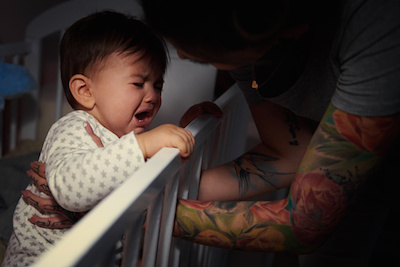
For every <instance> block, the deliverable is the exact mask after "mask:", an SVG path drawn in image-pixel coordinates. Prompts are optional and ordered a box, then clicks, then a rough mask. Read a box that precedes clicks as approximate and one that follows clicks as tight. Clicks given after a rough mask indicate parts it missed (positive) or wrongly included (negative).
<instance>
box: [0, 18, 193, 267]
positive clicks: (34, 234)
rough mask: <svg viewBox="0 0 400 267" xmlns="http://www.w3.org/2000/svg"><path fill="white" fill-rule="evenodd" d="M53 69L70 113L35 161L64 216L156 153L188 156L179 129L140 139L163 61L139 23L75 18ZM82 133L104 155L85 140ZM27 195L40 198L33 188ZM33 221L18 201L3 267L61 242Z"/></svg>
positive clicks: (84, 207)
mask: <svg viewBox="0 0 400 267" xmlns="http://www.w3.org/2000/svg"><path fill="white" fill-rule="evenodd" d="M60 61H61V62H60V68H61V78H62V83H63V87H64V91H65V95H66V98H67V100H68V101H69V103H70V104H71V106H72V107H73V108H74V111H73V112H71V113H69V114H67V115H66V116H64V117H62V118H61V119H60V120H58V121H57V122H56V123H55V124H54V125H53V126H52V127H51V129H50V130H49V133H48V135H47V137H46V140H45V142H44V145H43V148H42V152H41V155H40V158H39V161H41V162H46V177H47V181H48V184H49V189H50V191H51V194H52V196H53V197H54V199H55V200H56V201H57V202H58V204H60V206H62V207H63V208H64V209H66V210H69V211H72V212H86V211H89V210H90V209H92V208H93V207H94V206H95V205H96V204H97V203H98V202H99V201H101V200H102V199H103V198H105V197H106V196H107V195H108V194H109V193H110V192H111V191H112V190H114V189H115V188H116V187H118V186H119V185H120V184H121V183H122V182H123V181H124V180H126V179H127V178H128V177H129V176H131V175H132V174H133V173H134V172H135V171H136V170H137V169H138V167H139V166H141V165H142V164H143V163H144V162H145V160H146V158H149V157H151V156H152V155H154V154H155V153H156V152H157V151H158V150H159V149H160V148H162V147H166V146H168V147H177V148H179V149H180V153H181V156H183V157H188V156H189V155H190V154H191V152H192V150H193V146H194V138H193V136H192V135H191V133H190V132H189V131H187V130H185V129H183V128H180V127H177V126H175V125H169V124H168V125H161V126H159V127H157V128H155V129H153V130H151V131H147V132H144V130H145V128H146V127H147V126H148V125H149V124H150V122H151V121H152V119H153V118H154V116H155V115H156V114H157V112H158V110H159V108H160V105H161V89H162V86H163V76H164V73H165V69H166V65H167V54H166V49H165V44H164V42H163V41H162V39H160V38H158V37H157V36H155V35H154V34H153V33H152V32H151V31H150V30H149V29H148V28H147V27H146V26H145V25H144V24H143V23H141V22H140V21H138V20H136V19H133V18H130V17H127V16H125V15H122V14H119V13H115V12H110V11H106V12H100V13H96V14H93V15H90V16H88V17H86V18H83V19H81V20H79V21H77V22H76V23H74V24H73V25H72V26H71V27H70V28H68V30H67V31H66V32H65V34H64V36H63V39H62V41H61V45H60ZM89 125H90V126H91V128H92V130H93V132H94V134H95V135H97V136H98V137H99V138H100V139H101V140H102V143H103V145H104V147H98V146H97V145H96V143H95V142H94V141H93V139H92V138H91V137H90V135H88V134H87V132H86V130H85V127H86V128H87V127H90V126H89ZM27 189H29V190H30V191H32V192H33V193H35V194H37V195H40V196H42V197H45V196H46V195H45V194H43V193H40V192H39V191H38V190H37V189H36V188H35V187H34V186H33V185H30V186H28V188H27ZM35 215H37V216H41V217H44V215H43V214H41V213H39V212H38V211H36V209H35V208H34V207H32V206H30V205H27V204H26V203H25V202H24V201H23V199H22V198H21V199H20V201H19V203H18V205H17V207H16V210H15V213H14V218H13V223H14V232H13V234H12V236H11V238H10V241H9V245H8V248H7V252H6V255H5V259H4V261H3V266H14V265H16V266H24V265H30V264H32V263H33V262H34V261H35V259H36V258H37V257H38V256H39V255H40V254H41V253H43V252H44V251H46V250H47V249H48V248H49V247H50V246H52V245H54V244H55V243H56V242H57V241H58V240H59V239H60V238H61V237H62V235H63V234H64V232H65V230H54V229H53V230H50V229H46V228H40V227H37V226H35V225H33V224H31V223H29V221H28V219H29V218H31V217H32V216H35Z"/></svg>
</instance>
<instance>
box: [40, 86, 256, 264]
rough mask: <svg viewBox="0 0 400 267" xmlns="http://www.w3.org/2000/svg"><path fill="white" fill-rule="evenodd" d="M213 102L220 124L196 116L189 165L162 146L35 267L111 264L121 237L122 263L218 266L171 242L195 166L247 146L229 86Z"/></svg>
mask: <svg viewBox="0 0 400 267" xmlns="http://www.w3.org/2000/svg"><path fill="white" fill-rule="evenodd" d="M215 103H216V104H217V105H219V106H220V107H221V109H222V110H223V112H224V116H223V119H215V118H213V117H211V116H210V115H202V116H200V117H199V118H198V119H196V120H195V121H193V122H192V123H191V124H190V125H189V126H188V127H187V129H189V130H190V131H191V132H192V133H193V135H194V136H195V139H196V145H195V150H194V153H193V154H192V156H191V158H190V160H189V161H188V162H185V163H183V162H182V159H181V158H180V156H179V151H178V150H177V149H175V148H163V149H161V150H160V151H159V152H158V153H157V154H156V155H154V156H153V157H152V158H151V159H150V160H148V162H147V163H146V164H144V165H143V166H142V167H141V168H140V169H139V170H138V171H137V172H136V173H135V174H134V175H133V176H132V177H130V178H129V179H128V180H127V181H126V182H124V184H123V185H122V186H120V187H119V188H118V189H116V190H115V191H114V192H113V193H111V194H110V195H109V196H108V197H107V198H106V199H104V200H103V201H102V202H101V203H100V204H98V205H97V206H96V207H95V208H94V209H93V210H92V211H91V212H90V213H89V214H87V215H86V216H85V217H84V218H83V219H82V220H81V221H80V222H79V223H77V224H76V225H75V226H74V228H73V229H71V230H70V231H69V232H68V233H67V234H66V235H65V236H64V237H63V239H62V240H61V241H60V242H59V243H58V244H57V245H56V246H55V247H54V248H53V249H52V250H50V251H48V252H46V253H45V254H43V255H42V257H41V258H40V259H39V260H38V262H37V263H36V264H35V265H34V266H113V264H114V259H115V244H116V243H117V242H118V240H121V238H122V237H123V243H124V250H123V251H124V253H123V257H122V266H137V264H138V261H139V259H141V263H142V266H212V265H210V262H213V263H215V264H217V265H216V266H223V264H222V263H221V260H222V261H223V260H224V257H225V255H224V254H223V251H222V250H220V251H217V252H215V251H210V249H211V248H208V247H203V246H200V245H193V244H189V243H187V242H184V241H181V240H177V239H175V238H172V230H173V223H174V214H175V206H176V199H177V197H181V198H191V199H194V198H196V197H197V190H198V183H199V176H200V171H201V169H204V168H209V167H212V166H215V165H217V164H221V163H223V162H226V161H229V160H232V159H233V158H235V157H236V156H238V155H239V154H241V153H243V152H244V149H245V146H246V135H247V126H248V122H249V116H250V115H249V114H250V113H249V112H248V110H246V104H245V101H243V96H242V95H241V93H240V91H239V89H238V88H237V87H236V86H234V87H232V88H231V89H229V90H228V91H227V92H226V93H225V94H224V95H222V96H221V97H220V98H219V99H217V100H216V101H215ZM145 211H147V214H146V215H145V213H146V212H145ZM145 216H147V220H146V229H145V231H144V233H143V231H142V225H143V222H144V218H145ZM142 240H144V241H143V244H142ZM212 257H213V259H212Z"/></svg>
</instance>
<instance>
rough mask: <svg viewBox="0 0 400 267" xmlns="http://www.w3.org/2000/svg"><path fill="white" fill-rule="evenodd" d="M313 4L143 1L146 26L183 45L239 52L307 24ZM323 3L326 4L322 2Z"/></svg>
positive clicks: (293, 0) (297, 0)
mask: <svg viewBox="0 0 400 267" xmlns="http://www.w3.org/2000/svg"><path fill="white" fill-rule="evenodd" d="M313 2H316V1H314V0H263V1H260V0H201V1H199V0H196V1H183V0H169V1H165V0H142V6H143V10H144V12H145V16H146V22H147V24H148V25H149V26H150V27H152V28H153V30H155V31H157V32H158V33H159V34H161V35H163V36H165V37H167V38H170V39H172V40H174V41H176V42H178V43H180V44H181V45H186V46H187V45H189V46H192V45H197V46H199V45H202V46H206V47H209V48H213V49H216V50H219V49H223V50H240V49H243V48H245V47H247V46H254V45H263V44H265V43H267V42H269V41H270V40H271V39H272V38H273V37H274V34H277V33H278V32H279V31H280V30H281V29H282V28H284V27H288V26H291V25H294V24H301V23H304V22H308V21H309V20H311V19H312V17H313V11H314V8H313V5H314V3H313ZM320 2H324V1H320Z"/></svg>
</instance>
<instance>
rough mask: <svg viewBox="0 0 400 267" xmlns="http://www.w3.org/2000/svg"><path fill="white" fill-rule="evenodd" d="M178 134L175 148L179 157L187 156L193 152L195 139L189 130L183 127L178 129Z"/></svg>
mask: <svg viewBox="0 0 400 267" xmlns="http://www.w3.org/2000/svg"><path fill="white" fill-rule="evenodd" d="M178 136H179V137H178V144H177V148H178V149H179V150H180V155H181V157H184V158H187V157H189V156H190V155H191V154H192V153H193V149H194V145H195V139H194V137H193V135H192V133H191V132H190V131H188V130H186V129H183V128H181V129H180V132H179V135H178Z"/></svg>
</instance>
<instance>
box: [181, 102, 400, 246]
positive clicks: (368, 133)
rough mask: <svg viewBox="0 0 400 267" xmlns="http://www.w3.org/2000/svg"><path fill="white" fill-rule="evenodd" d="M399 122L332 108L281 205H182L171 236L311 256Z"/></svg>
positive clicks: (372, 167) (187, 202)
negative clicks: (309, 254) (307, 253)
mask: <svg viewBox="0 0 400 267" xmlns="http://www.w3.org/2000/svg"><path fill="white" fill-rule="evenodd" d="M399 121H400V120H399V115H393V116H388V117H360V116H356V115H351V114H348V113H345V112H343V111H341V110H338V109H336V108H334V107H333V106H332V105H330V106H329V108H328V110H327V111H326V114H325V116H324V118H323V119H322V121H321V123H320V125H319V127H318V128H317V130H316V132H315V133H314V136H313V138H312V140H311V142H310V144H309V146H308V148H307V151H306V153H305V155H304V156H303V159H302V161H301V163H300V165H299V168H298V170H297V172H296V174H295V179H294V181H293V183H292V186H291V189H290V193H289V195H288V197H287V198H286V199H283V200H279V201H271V202H270V201H257V202H249V201H238V202H219V201H216V202H200V201H192V200H179V201H178V204H177V211H176V228H175V234H176V235H177V236H178V237H181V238H184V239H188V240H192V241H195V242H199V243H202V244H206V245H211V246H218V247H225V248H237V249H243V250H262V251H268V252H275V251H292V252H295V253H305V252H310V251H313V250H314V249H315V248H316V247H317V246H318V245H319V244H320V243H321V242H322V241H323V240H324V239H325V237H326V235H328V234H329V233H330V232H331V231H332V230H333V229H334V228H335V227H336V225H337V224H338V223H339V222H340V221H341V219H342V218H343V215H344V214H345V212H346V209H347V207H348V205H349V203H350V202H351V201H352V199H353V197H354V196H355V195H356V193H357V191H358V190H359V188H360V187H362V185H363V183H364V182H365V180H366V179H368V178H369V176H370V175H371V173H372V172H373V171H376V168H377V166H378V164H379V162H380V161H381V159H382V158H383V156H384V155H385V153H386V151H387V150H388V148H389V147H390V145H391V144H392V143H393V142H394V139H395V138H396V136H397V134H398V132H399V124H400V123H399ZM252 156H258V155H249V157H250V158H251V157H252ZM244 160H246V159H244ZM247 160H249V161H250V159H247ZM265 160H267V161H268V160H273V159H267V158H266V159H265ZM244 164H245V163H240V164H239V165H244Z"/></svg>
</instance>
